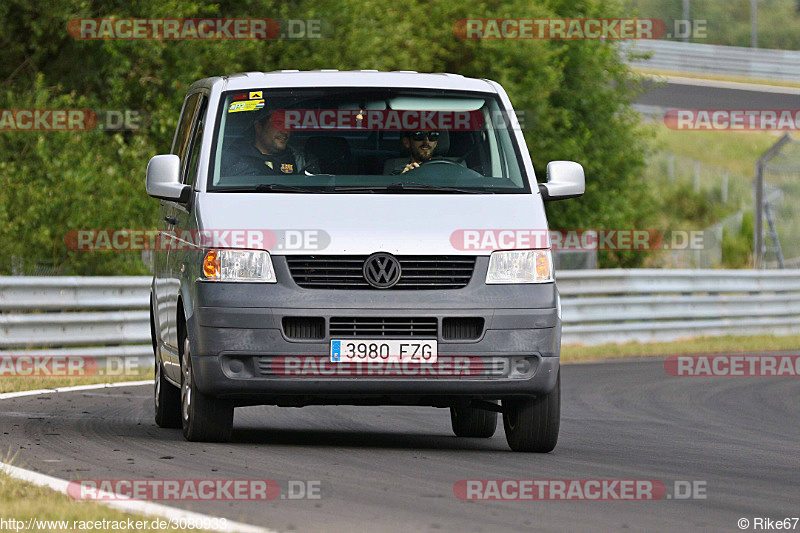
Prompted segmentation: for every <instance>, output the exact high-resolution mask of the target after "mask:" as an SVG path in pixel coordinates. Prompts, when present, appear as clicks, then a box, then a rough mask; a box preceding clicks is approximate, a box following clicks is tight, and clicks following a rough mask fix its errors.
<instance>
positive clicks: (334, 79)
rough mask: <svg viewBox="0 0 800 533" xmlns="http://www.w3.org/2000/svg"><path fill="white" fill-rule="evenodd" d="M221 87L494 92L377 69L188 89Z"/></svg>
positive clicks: (299, 73)
mask: <svg viewBox="0 0 800 533" xmlns="http://www.w3.org/2000/svg"><path fill="white" fill-rule="evenodd" d="M217 84H221V85H222V87H220V89H221V90H224V91H228V90H246V89H260V88H266V87H271V88H283V87H403V88H419V89H451V90H459V91H477V92H488V93H497V90H496V89H495V87H494V85H493V84H492V83H491V82H489V80H484V79H476V78H467V77H464V76H461V75H460V74H447V73H432V74H429V73H423V74H420V73H418V72H415V71H413V70H398V71H392V72H382V71H378V70H335V69H322V70H274V71H272V72H240V73H238V74H231V75H229V76H216V77H213V78H205V79H202V80H198V81H196V82H194V83H193V84H192V88H196V87H207V88H209V89H210V88H211V87H212V86H214V85H217Z"/></svg>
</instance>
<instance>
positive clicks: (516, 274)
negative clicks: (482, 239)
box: [486, 250, 553, 284]
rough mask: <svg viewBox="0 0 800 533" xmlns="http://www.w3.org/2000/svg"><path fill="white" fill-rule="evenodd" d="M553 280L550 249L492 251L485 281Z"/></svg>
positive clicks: (524, 281) (539, 281)
mask: <svg viewBox="0 0 800 533" xmlns="http://www.w3.org/2000/svg"><path fill="white" fill-rule="evenodd" d="M549 281H553V258H552V256H551V254H550V250H509V251H500V252H492V255H491V257H490V258H489V270H488V272H486V283H487V284H496V283H547V282H549Z"/></svg>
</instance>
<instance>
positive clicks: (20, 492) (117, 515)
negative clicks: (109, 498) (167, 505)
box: [0, 472, 186, 533]
mask: <svg viewBox="0 0 800 533" xmlns="http://www.w3.org/2000/svg"><path fill="white" fill-rule="evenodd" d="M0 509H2V518H3V519H4V520H5V522H6V523H5V526H6V527H5V528H4V529H6V530H10V531H43V532H53V533H63V532H64V531H88V530H90V529H92V530H106V529H108V530H113V531H131V532H142V531H162V532H163V531H164V529H163V528H162V529H158V528H153V527H151V526H152V524H153V520H156V518H155V517H152V516H151V517H148V516H142V515H136V514H130V513H125V512H122V511H117V510H116V509H112V508H110V507H107V506H105V505H101V504H99V503H95V502H79V501H75V500H73V499H72V498H70V497H69V496H67V495H65V494H61V493H59V492H56V491H54V490H51V489H49V488H47V487H40V486H37V485H34V484H33V483H28V482H26V481H20V480H18V479H15V478H12V477H11V476H9V475H8V474H6V473H5V472H0ZM31 518H35V519H36V520H37V521H38V523H37V524H35V525H34V527H33V528H32V529H27V526H28V525H29V523H28V521H29V520H30V519H31ZM129 519H130V521H131V522H132V523H133V527H132V528H130V527H128V525H129V522H128V520H129ZM10 520H17V521H22V522H24V524H19V522H18V523H17V524H16V526H21V527H11V526H10V524H9V521H10ZM102 520H105V521H106V524H105V526H106V527H105V528H103V527H102V526H103V524H102V523H101V524H96V522H97V521H102ZM158 520H159V521H161V520H165V519H162V518H159V519H158ZM47 522H50V523H47ZM81 522H83V524H81ZM88 522H92V524H91V526H89V527H87V526H88V524H87V523H88ZM115 522H116V525H118V526H122V527H119V528H113V525H112V524H114V523H115ZM136 522H140V524H139V525H145V526H146V527H144V528H141V529H137V527H136ZM142 523H144V524H142ZM82 525H83V526H84V527H81V526H82ZM95 525H100V526H101V527H99V528H98V527H94V526H95ZM182 531H186V530H185V529H184V530H182Z"/></svg>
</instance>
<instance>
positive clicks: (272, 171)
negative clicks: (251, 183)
mask: <svg viewBox="0 0 800 533" xmlns="http://www.w3.org/2000/svg"><path fill="white" fill-rule="evenodd" d="M306 171H308V172H309V173H311V174H319V173H320V170H319V162H318V161H317V159H316V158H314V157H312V156H306V155H304V154H303V153H302V152H300V151H299V150H297V149H295V148H293V147H291V146H287V147H286V150H284V151H283V152H280V153H277V154H262V153H261V152H260V151H259V150H258V149H257V148H256V147H255V146H253V145H252V144H250V143H235V144H233V145H231V146H230V147H229V148H227V149H226V150H225V153H223V154H222V168H221V174H222V175H223V176H270V175H276V174H303V173H305V172H306Z"/></svg>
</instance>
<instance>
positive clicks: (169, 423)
mask: <svg viewBox="0 0 800 533" xmlns="http://www.w3.org/2000/svg"><path fill="white" fill-rule="evenodd" d="M154 381H155V383H154V394H153V397H154V400H155V401H154V403H155V414H156V417H155V418H156V425H158V427H162V428H171V429H175V428H179V427H181V390H180V389H179V388H178V387H176V386H175V385H173V384H172V383H170V382H169V381H167V379H166V378H165V377H164V367H163V365H162V364H161V361H159V360H158V357H156V364H155V380H154Z"/></svg>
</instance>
